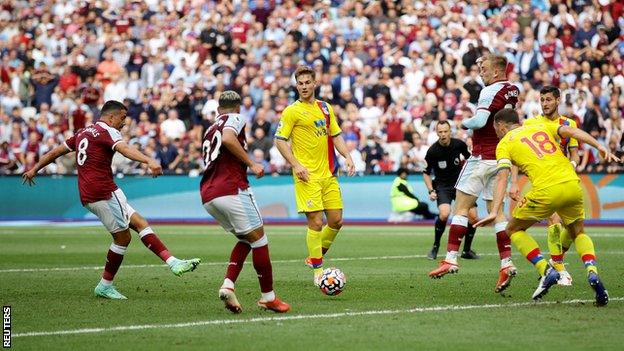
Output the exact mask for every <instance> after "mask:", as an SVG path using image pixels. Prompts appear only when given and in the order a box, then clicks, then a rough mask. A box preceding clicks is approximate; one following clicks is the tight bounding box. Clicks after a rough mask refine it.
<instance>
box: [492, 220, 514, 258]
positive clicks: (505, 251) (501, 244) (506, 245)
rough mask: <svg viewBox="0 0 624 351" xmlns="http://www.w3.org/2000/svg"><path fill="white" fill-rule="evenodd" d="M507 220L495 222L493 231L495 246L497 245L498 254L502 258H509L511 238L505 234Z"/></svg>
mask: <svg viewBox="0 0 624 351" xmlns="http://www.w3.org/2000/svg"><path fill="white" fill-rule="evenodd" d="M506 228H507V221H505V222H500V223H496V224H495V225H494V231H495V232H496V246H497V247H498V256H499V257H500V259H501V261H502V260H511V239H510V238H509V235H508V234H507V230H506Z"/></svg>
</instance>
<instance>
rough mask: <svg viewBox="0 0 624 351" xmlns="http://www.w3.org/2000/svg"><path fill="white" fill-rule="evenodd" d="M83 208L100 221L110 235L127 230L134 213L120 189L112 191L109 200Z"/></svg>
mask: <svg viewBox="0 0 624 351" xmlns="http://www.w3.org/2000/svg"><path fill="white" fill-rule="evenodd" d="M85 207H86V208H87V209H88V210H89V211H91V213H93V214H94V215H96V216H97V218H99V219H100V221H102V224H104V227H106V229H107V230H108V231H109V232H110V233H118V232H121V231H124V230H126V229H128V226H129V225H130V217H132V215H133V214H134V212H136V211H135V210H134V208H132V206H130V205H129V204H128V200H127V199H126V195H124V193H123V191H121V189H117V190H115V191H113V192H112V194H111V198H110V199H108V200H101V201H97V202H92V203H90V204H86V205H85Z"/></svg>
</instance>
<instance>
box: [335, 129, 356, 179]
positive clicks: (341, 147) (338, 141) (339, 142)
mask: <svg viewBox="0 0 624 351" xmlns="http://www.w3.org/2000/svg"><path fill="white" fill-rule="evenodd" d="M331 138H332V139H333V141H334V147H335V148H336V150H338V152H339V153H340V154H341V155H342V156H343V157H344V158H345V160H346V165H347V174H348V175H349V177H351V176H353V175H354V174H355V165H354V164H353V159H352V158H351V154H350V153H349V149H347V144H346V143H345V141H344V139H343V138H342V135H340V134H338V135H336V136H333V137H331ZM329 152H332V150H329Z"/></svg>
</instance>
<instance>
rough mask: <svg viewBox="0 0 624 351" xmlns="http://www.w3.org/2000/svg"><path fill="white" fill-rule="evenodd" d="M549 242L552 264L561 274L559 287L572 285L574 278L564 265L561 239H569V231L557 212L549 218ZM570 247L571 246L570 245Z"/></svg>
mask: <svg viewBox="0 0 624 351" xmlns="http://www.w3.org/2000/svg"><path fill="white" fill-rule="evenodd" d="M546 233H547V234H546V236H547V240H548V251H550V264H551V265H552V266H553V268H555V269H556V270H557V272H559V276H560V279H559V281H558V282H557V284H559V285H565V286H569V285H572V276H571V275H570V273H568V271H566V269H565V265H564V264H563V254H564V253H563V249H562V246H561V238H562V237H563V236H565V237H569V236H570V235H569V233H568V231H567V229H565V227H564V226H563V225H562V224H561V218H560V217H559V215H558V214H557V212H555V213H553V215H552V216H550V217H549V218H548V229H547V230H546ZM568 247H569V245H568Z"/></svg>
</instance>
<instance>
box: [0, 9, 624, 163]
mask: <svg viewBox="0 0 624 351" xmlns="http://www.w3.org/2000/svg"><path fill="white" fill-rule="evenodd" d="M623 13H624V3H622V2H620V1H617V0H593V1H589V0H578V1H562V0H551V1H546V0H530V1H529V0H525V1H502V0H491V1H489V2H486V1H477V0H471V1H430V2H427V3H425V2H420V1H351V0H331V1H330V0H325V1H293V0H284V1H279V0H277V1H243V0H233V1H219V2H217V1H207V0H192V1H176V0H165V1H158V0H146V1H123V0H110V1H100V0H98V1H93V0H91V1H64V0H51V1H44V2H41V1H35V0H29V1H26V0H22V1H20V0H8V1H3V3H2V5H1V6H0V57H1V62H0V174H19V173H22V172H23V171H24V170H27V169H29V168H30V167H32V166H33V165H34V163H35V162H36V161H37V160H38V158H39V157H40V156H41V155H43V154H44V153H45V152H47V151H49V150H50V149H51V148H53V147H54V146H55V145H58V144H59V143H62V142H63V141H64V140H65V139H66V138H68V137H69V136H71V135H72V133H73V132H74V131H76V130H78V129H80V128H82V127H84V126H85V125H89V124H91V123H93V122H94V121H97V119H98V108H99V107H101V105H102V104H103V102H104V101H106V100H111V99H112V100H118V101H123V102H124V103H125V104H126V106H128V108H129V110H128V120H127V122H126V125H125V127H124V128H123V130H122V133H123V135H124V137H125V138H126V139H127V141H128V142H129V143H130V144H131V145H133V146H135V147H137V148H139V149H141V150H143V151H144V152H145V153H147V154H148V155H150V156H154V157H155V158H156V159H158V160H160V162H161V164H162V166H163V169H164V170H165V173H168V174H191V175H197V174H199V173H200V172H201V170H202V169H203V161H202V151H201V147H202V145H201V140H202V135H203V132H204V130H205V129H206V127H207V126H209V125H210V124H211V122H212V121H213V120H214V118H215V116H216V114H217V111H216V107H217V99H218V97H219V94H220V93H221V92H222V91H224V90H227V89H232V90H235V91H237V92H239V93H240V95H241V96H242V97H243V107H242V110H241V114H242V115H243V116H244V117H245V118H246V119H247V122H248V123H247V129H248V130H247V138H248V140H247V144H248V145H247V146H248V150H249V152H250V154H251V155H252V159H254V160H256V161H257V162H261V163H262V164H263V165H264V166H265V171H266V172H267V173H274V174H277V173H287V172H289V169H288V166H287V163H286V162H285V160H284V159H283V157H282V156H281V155H280V153H279V152H278V151H277V150H276V148H275V146H274V145H273V136H274V133H275V130H276V128H277V124H278V123H279V119H280V114H281V112H282V110H283V109H284V108H285V107H286V106H287V105H288V104H290V103H292V102H293V101H294V100H295V99H296V98H297V96H296V90H295V89H294V85H293V82H294V80H293V77H292V73H293V72H294V70H295V69H296V67H297V66H298V65H302V64H305V65H309V66H311V67H313V68H314V69H315V70H316V72H317V78H318V84H319V86H318V90H317V94H316V96H317V97H318V98H319V99H323V100H326V101H328V102H330V103H331V104H332V106H333V107H334V111H335V113H336V115H337V116H338V117H339V119H340V121H341V128H342V133H343V136H344V138H345V140H346V141H347V146H348V148H349V150H350V152H351V155H352V158H353V160H354V162H355V166H356V171H357V173H358V174H384V173H391V172H394V171H396V170H397V169H398V168H399V167H404V168H407V169H409V170H411V171H415V172H418V171H422V169H423V167H424V157H425V154H426V151H427V149H428V147H429V146H430V145H431V144H433V143H434V142H435V141H436V138H437V137H436V134H435V132H434V131H433V130H434V129H433V128H434V127H435V124H436V122H437V121H440V120H449V121H450V122H451V125H452V126H453V133H454V136H455V137H457V138H460V139H463V140H465V141H466V142H467V143H468V145H469V146H470V135H468V134H467V133H466V132H465V131H463V130H461V129H458V128H456V127H455V126H458V125H459V121H461V119H462V118H466V117H470V116H472V115H473V114H474V112H475V111H474V109H475V105H476V104H477V99H478V96H479V92H480V91H481V89H482V88H483V86H482V82H481V79H480V77H479V76H478V69H477V66H476V60H477V58H478V57H480V56H481V55H483V54H485V53H488V52H494V53H498V54H503V55H505V56H506V57H507V59H508V61H509V69H508V71H509V74H508V78H509V80H510V81H511V82H512V83H514V84H517V85H518V87H519V88H520V91H521V96H520V103H519V105H518V111H519V112H520V113H521V115H522V116H523V118H530V117H532V116H534V115H537V114H540V113H541V109H540V103H539V90H540V88H541V87H543V86H544V85H550V84H552V85H555V86H558V87H559V88H560V89H561V92H562V98H561V106H560V113H561V114H562V115H565V116H567V117H570V118H573V119H575V120H576V121H577V124H578V125H579V126H580V127H581V128H582V129H584V130H585V131H587V132H588V133H590V134H592V135H593V136H595V137H596V138H598V139H599V140H600V141H601V142H602V143H604V144H605V145H606V146H608V147H609V148H610V149H611V150H613V151H615V152H616V154H618V155H622V153H623V149H624V138H623V137H622V134H623V132H624V119H623V115H624V15H623ZM579 149H580V155H581V162H580V164H579V165H578V171H579V172H622V170H623V169H622V166H621V164H606V163H604V162H601V160H600V158H599V157H598V155H597V152H596V151H595V150H592V149H591V148H586V147H584V146H583V145H581V146H580V148H579ZM113 167H114V169H115V172H118V173H125V174H144V173H145V172H146V170H145V169H144V168H142V167H141V166H140V165H139V164H138V163H137V162H134V161H130V160H128V159H125V158H124V157H123V156H119V157H118V158H117V157H116V159H115V160H114V162H113ZM74 171H75V161H74V159H73V157H71V155H70V156H66V157H63V158H61V159H59V160H58V161H57V162H56V163H54V164H51V165H50V166H48V167H47V168H46V169H44V170H42V173H46V174H57V173H61V174H63V173H73V172H74Z"/></svg>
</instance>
